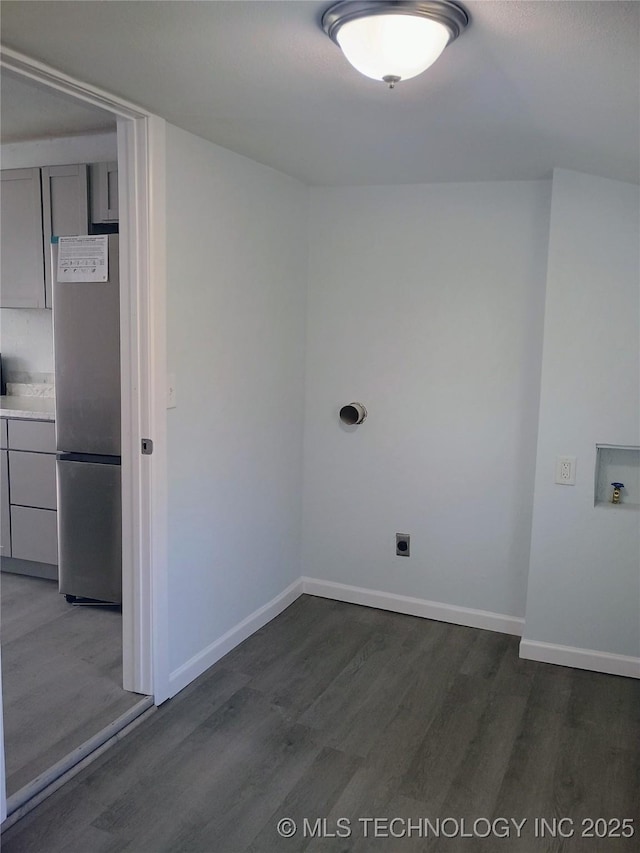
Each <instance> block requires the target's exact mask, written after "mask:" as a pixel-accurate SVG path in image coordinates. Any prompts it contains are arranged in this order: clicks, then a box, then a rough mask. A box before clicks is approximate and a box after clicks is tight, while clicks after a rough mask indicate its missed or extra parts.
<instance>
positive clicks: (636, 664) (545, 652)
mask: <svg viewBox="0 0 640 853" xmlns="http://www.w3.org/2000/svg"><path fill="white" fill-rule="evenodd" d="M520 657H521V658H524V660H537V661H540V662H541V663H553V664H556V665H557V666H571V667H574V668H575V669H588V670H591V671H592V672H605V673H608V674H609V675H623V676H625V677H626V678H640V657H638V658H634V657H629V656H628V655H614V654H611V653H610V652H598V651H595V650H594V649H578V648H575V647H574V646H559V645H556V644H555V643H541V642H538V641H537V640H522V641H521V643H520Z"/></svg>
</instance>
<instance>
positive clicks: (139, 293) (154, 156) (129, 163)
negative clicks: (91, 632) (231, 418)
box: [0, 49, 169, 820]
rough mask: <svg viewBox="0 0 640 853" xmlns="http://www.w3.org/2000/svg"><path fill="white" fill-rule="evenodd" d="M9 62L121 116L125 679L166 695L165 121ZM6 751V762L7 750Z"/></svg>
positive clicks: (36, 66)
mask: <svg viewBox="0 0 640 853" xmlns="http://www.w3.org/2000/svg"><path fill="white" fill-rule="evenodd" d="M0 66H1V67H2V69H3V70H6V71H9V72H10V73H11V74H15V75H16V76H17V77H19V78H20V77H21V78H22V79H24V80H28V81H32V82H34V83H36V84H38V85H39V86H41V87H45V88H47V89H48V90H50V92H51V93H52V94H54V95H56V96H60V97H64V98H67V99H70V100H73V101H75V102H76V103H79V104H84V105H90V106H93V107H97V108H98V109H100V110H103V111H105V112H107V113H109V114H110V115H111V116H112V117H113V120H114V121H115V122H116V125H117V153H118V163H119V167H120V168H119V178H118V184H119V188H120V201H121V222H120V233H121V247H120V248H121V251H120V265H119V266H120V276H121V320H120V335H121V363H122V504H123V519H122V520H123V525H122V527H123V531H122V532H123V554H122V562H123V601H122V674H123V680H122V683H123V687H124V689H125V690H127V691H131V692H133V693H136V694H142V695H143V696H149V697H152V699H153V701H155V702H156V703H160V702H162V701H164V699H166V698H168V695H169V688H168V662H167V638H166V634H167V619H166V577H165V575H166V542H165V535H166V483H165V480H166V464H165V440H164V437H165V405H164V404H165V401H164V394H163V391H164V387H165V369H164V365H165V340H164V337H165V326H164V255H163V248H162V246H163V241H164V146H163V141H164V122H163V121H162V120H161V119H158V118H156V117H154V116H152V115H150V114H148V113H145V112H144V111H142V110H138V109H137V108H135V107H133V106H132V105H129V104H127V103H125V102H122V101H120V100H118V99H117V98H112V97H111V96H109V95H107V94H105V93H103V92H100V91H98V90H94V89H92V87H89V86H87V85H85V84H83V83H82V82H80V81H76V80H73V79H71V78H69V77H67V76H66V75H64V74H61V73H59V72H57V71H55V70H54V69H50V68H47V67H46V66H43V65H42V64H41V63H38V62H37V61H34V60H31V59H29V58H28V57H24V56H22V55H21V54H18V53H16V52H14V51H11V50H9V49H3V50H2V54H1V56H0ZM152 193H153V202H154V203H153V206H152V205H151V194H152ZM152 281H153V288H152V287H151V282H152ZM143 438H144V439H147V440H148V439H150V440H151V441H152V442H153V445H154V453H153V454H152V455H147V454H145V455H143V454H142V452H141V440H142V439H143ZM149 703H150V700H149ZM125 714H126V711H125ZM1 722H2V721H1V718H0V724H1ZM0 757H1V758H2V761H0V765H3V762H4V753H3V752H0ZM0 769H2V778H1V779H0V820H2V819H4V818H5V816H6V814H7V808H6V807H7V803H6V798H5V794H6V792H5V786H4V766H2V767H1V768H0ZM15 808H16V804H15V802H11V801H10V802H9V812H11V811H12V810H14V809H15Z"/></svg>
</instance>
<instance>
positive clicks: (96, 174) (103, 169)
mask: <svg viewBox="0 0 640 853" xmlns="http://www.w3.org/2000/svg"><path fill="white" fill-rule="evenodd" d="M117 221H118V164H117V162H115V161H114V162H113V163H92V164H91V222H92V223H93V224H94V225H99V224H104V225H107V224H109V223H112V222H117Z"/></svg>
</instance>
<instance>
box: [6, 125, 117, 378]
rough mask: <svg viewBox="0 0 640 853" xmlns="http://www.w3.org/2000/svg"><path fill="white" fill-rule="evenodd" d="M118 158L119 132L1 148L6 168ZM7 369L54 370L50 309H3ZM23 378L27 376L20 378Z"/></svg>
mask: <svg viewBox="0 0 640 853" xmlns="http://www.w3.org/2000/svg"><path fill="white" fill-rule="evenodd" d="M116 159H117V138H116V132H115V130H114V132H113V133H96V134H91V135H88V136H65V137H60V138H52V139H37V140H30V141H28V142H12V143H7V144H5V145H2V146H1V147H0V164H1V166H2V168H3V169H24V168H32V167H35V166H62V165H66V164H68V163H98V162H101V161H106V160H116ZM0 341H1V343H0V346H1V347H2V349H1V352H2V358H3V369H4V370H5V372H7V373H8V374H9V375H10V376H11V375H15V374H23V373H28V374H30V375H32V376H38V375H39V374H52V373H53V329H52V325H51V311H49V310H46V309H44V308H43V309H37V308H30V309H22V308H2V309H0ZM19 378H23V377H19Z"/></svg>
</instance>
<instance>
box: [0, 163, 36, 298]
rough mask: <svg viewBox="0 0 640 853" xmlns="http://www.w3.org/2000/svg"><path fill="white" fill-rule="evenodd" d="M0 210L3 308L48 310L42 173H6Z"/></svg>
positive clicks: (0, 286)
mask: <svg viewBox="0 0 640 853" xmlns="http://www.w3.org/2000/svg"><path fill="white" fill-rule="evenodd" d="M1 178H2V193H1V197H2V201H1V209H0V235H1V237H0V277H1V281H0V308H44V307H45V288H44V254H43V243H42V190H41V186H40V169H4V170H3V171H2V173H1Z"/></svg>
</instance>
